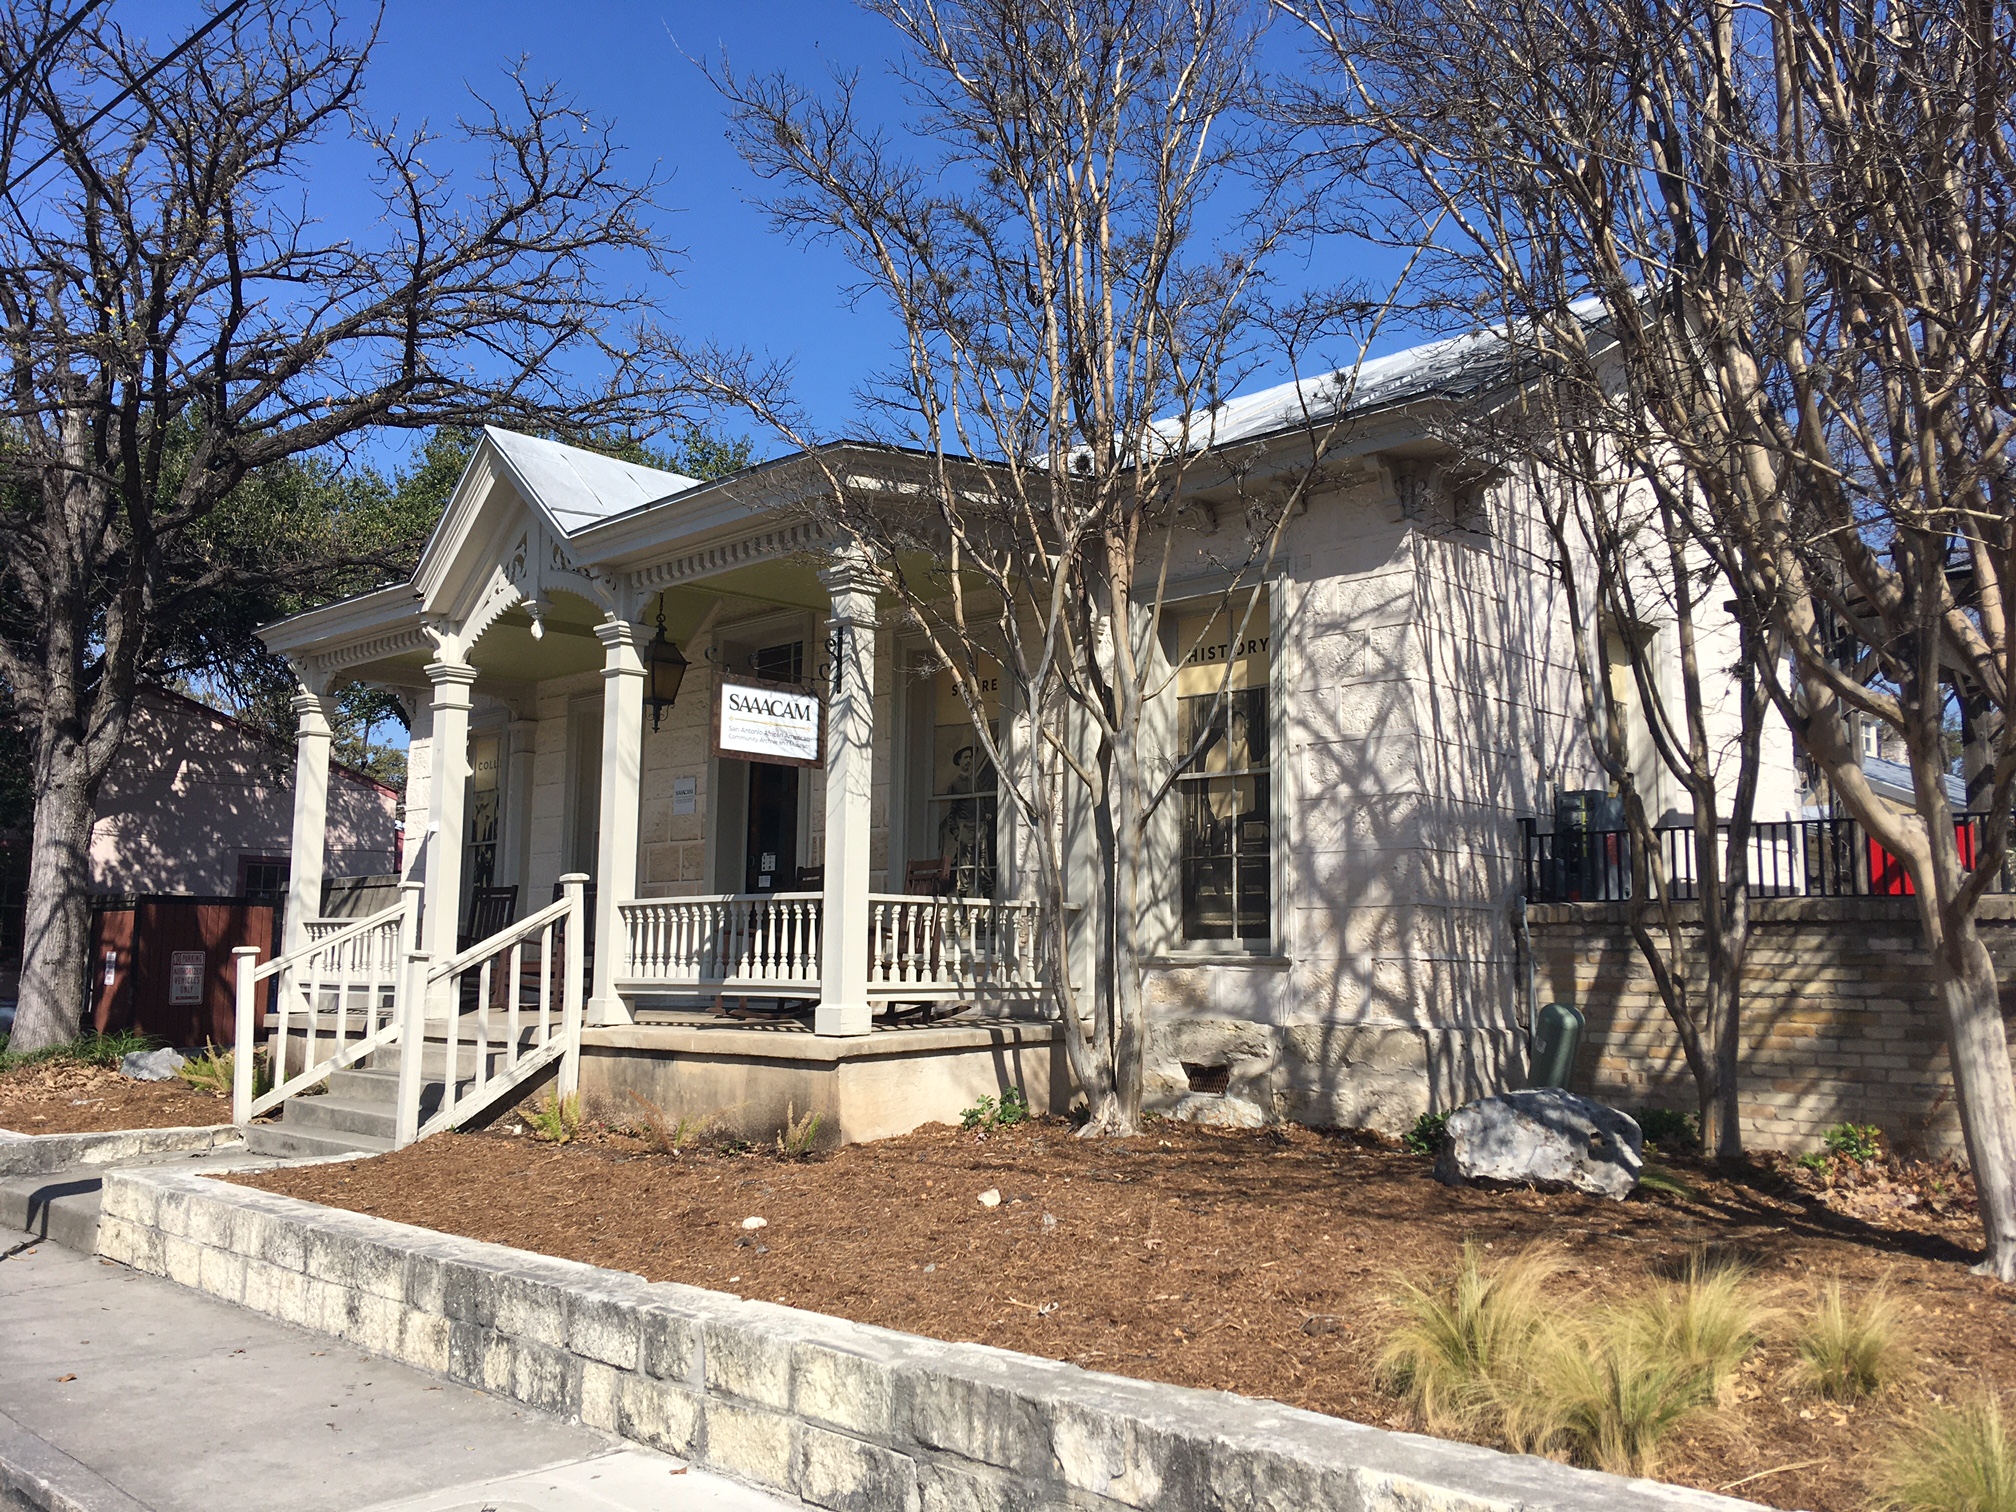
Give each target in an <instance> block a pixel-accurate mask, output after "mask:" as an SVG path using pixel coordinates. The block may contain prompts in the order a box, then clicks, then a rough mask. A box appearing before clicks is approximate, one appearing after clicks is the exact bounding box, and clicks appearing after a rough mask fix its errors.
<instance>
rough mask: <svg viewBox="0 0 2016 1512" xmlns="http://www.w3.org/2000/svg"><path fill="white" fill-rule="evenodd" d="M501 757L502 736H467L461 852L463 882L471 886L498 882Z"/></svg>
mask: <svg viewBox="0 0 2016 1512" xmlns="http://www.w3.org/2000/svg"><path fill="white" fill-rule="evenodd" d="M503 757H504V740H503V737H502V736H499V735H473V736H471V737H470V739H469V798H468V802H467V804H466V806H465V808H464V813H465V815H466V823H467V828H468V844H467V849H466V851H465V852H464V854H463V862H462V882H463V885H464V886H465V887H469V888H472V889H473V888H478V887H495V886H496V885H497V821H498V816H499V813H500V810H501V803H500V800H501V799H502V797H503V793H502V788H501V784H500V782H499V778H500V776H501V775H502V770H503Z"/></svg>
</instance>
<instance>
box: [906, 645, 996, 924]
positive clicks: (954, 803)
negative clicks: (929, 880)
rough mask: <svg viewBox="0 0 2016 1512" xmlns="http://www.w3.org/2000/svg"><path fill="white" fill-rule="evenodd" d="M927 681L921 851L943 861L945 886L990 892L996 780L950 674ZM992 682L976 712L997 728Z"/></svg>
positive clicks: (962, 892)
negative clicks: (929, 716)
mask: <svg viewBox="0 0 2016 1512" xmlns="http://www.w3.org/2000/svg"><path fill="white" fill-rule="evenodd" d="M932 681H933V689H932V700H931V702H932V712H933V724H932V730H931V792H930V796H929V798H928V799H927V800H926V801H925V828H924V837H923V838H924V841H925V845H926V848H927V854H928V857H933V858H936V859H937V860H938V861H940V862H941V863H943V864H944V866H945V868H946V870H945V876H946V881H947V888H946V890H947V891H949V892H953V893H957V894H958V895H959V896H961V897H966V898H991V897H993V896H994V885H995V881H996V876H997V869H996V866H995V854H994V853H995V840H994V834H995V824H996V821H997V819H998V817H999V813H1000V808H999V798H998V789H999V782H998V779H997V776H996V774H995V771H994V764H993V763H992V762H991V761H989V760H988V759H987V750H986V747H985V746H983V745H982V744H981V743H980V737H979V736H978V735H977V734H976V733H975V732H974V729H973V720H972V717H971V716H970V715H969V714H968V713H967V711H966V705H965V702H964V701H963V700H962V699H961V698H960V697H959V690H958V687H957V685H956V684H955V683H954V681H953V678H952V674H951V673H950V672H940V673H939V674H938V675H937V676H936V677H935V678H934V679H933V680H932ZM998 687H999V683H998V681H995V680H990V681H989V682H988V683H987V684H986V685H985V686H983V688H982V689H981V692H982V695H983V698H985V699H986V701H985V702H983V704H982V712H983V713H985V714H986V715H987V716H988V718H989V720H990V721H991V722H992V724H993V725H994V728H995V729H996V730H997V731H998V730H999V728H1000V711H999V708H998V707H997V706H996V699H998V691H997V690H998ZM919 859H926V857H920V858H919Z"/></svg>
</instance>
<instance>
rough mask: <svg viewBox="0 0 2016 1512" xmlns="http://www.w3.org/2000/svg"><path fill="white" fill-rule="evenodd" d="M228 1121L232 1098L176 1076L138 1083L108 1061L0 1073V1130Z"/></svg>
mask: <svg viewBox="0 0 2016 1512" xmlns="http://www.w3.org/2000/svg"><path fill="white" fill-rule="evenodd" d="M229 1122H231V1099H230V1098H229V1097H218V1096H214V1095H212V1094H211V1093H208V1092H198V1091H197V1090H195V1089H194V1088H193V1087H191V1086H189V1085H188V1083H186V1082H184V1081H183V1080H182V1079H181V1078H180V1077H170V1078H169V1079H168V1080H167V1081H159V1082H143V1081H134V1080H132V1079H131V1078H130V1077H125V1076H121V1075H120V1074H119V1073H118V1072H117V1071H116V1070H114V1069H112V1068H111V1067H109V1066H82V1065H78V1064H76V1063H75V1062H72V1061H47V1062H44V1063H42V1064H40V1065H28V1066H16V1067H15V1068H14V1069H13V1070H11V1071H4V1072H0V1129H11V1130H12V1131H13V1132H14V1133H16V1134H97V1133H102V1132H104V1131H106V1130H109V1129H172V1128H180V1127H181V1126H183V1125H184V1124H198V1125H200V1124H219V1123H229Z"/></svg>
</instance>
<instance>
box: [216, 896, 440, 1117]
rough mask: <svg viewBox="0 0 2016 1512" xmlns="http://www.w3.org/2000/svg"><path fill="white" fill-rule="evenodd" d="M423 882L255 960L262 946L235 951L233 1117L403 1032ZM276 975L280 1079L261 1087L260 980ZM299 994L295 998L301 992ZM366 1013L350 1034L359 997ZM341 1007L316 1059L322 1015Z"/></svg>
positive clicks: (260, 1109)
mask: <svg viewBox="0 0 2016 1512" xmlns="http://www.w3.org/2000/svg"><path fill="white" fill-rule="evenodd" d="M419 893H420V884H419V883H418V882H409V883H405V884H403V885H402V886H401V888H400V895H399V902H398V903H397V904H395V905H394V906H393V907H391V908H388V909H385V910H384V911H382V912H380V913H375V914H370V915H368V916H366V917H365V918H362V919H358V920H355V921H354V922H351V923H348V924H346V925H344V926H343V927H342V928H340V929H337V930H335V931H334V932H332V933H329V934H326V935H324V936H323V937H322V938H321V939H319V940H311V941H310V942H309V943H308V944H306V945H304V946H302V947H300V948H299V949H298V950H292V951H289V952H288V953H287V954H285V955H281V956H276V957H274V958H273V959H272V960H270V961H267V962H265V963H264V964H263V965H260V964H255V962H256V960H257V956H258V952H257V951H256V950H253V949H251V948H249V947H240V948H238V949H237V950H235V951H233V953H232V955H233V968H234V971H235V973H236V984H235V986H236V998H237V1001H236V1004H235V1007H236V1020H237V1022H236V1025H235V1037H234V1049H233V1056H234V1059H233V1064H232V1080H231V1116H232V1120H233V1121H234V1122H236V1123H241V1124H242V1123H248V1122H250V1121H251V1120H252V1119H253V1118H256V1117H257V1116H258V1115H259V1114H261V1113H264V1112H266V1111H267V1110H269V1109H271V1108H274V1107H277V1106H278V1105H279V1104H281V1103H283V1102H285V1101H286V1100H287V1099H288V1098H290V1097H293V1096H295V1095H296V1094H297V1093H300V1092H303V1091H305V1090H307V1089H308V1088H309V1087H312V1086H316V1085H319V1084H320V1083H322V1082H324V1081H326V1080H328V1078H329V1076H330V1074H331V1073H332V1072H336V1071H340V1070H343V1069H344V1068H345V1067H347V1066H353V1065H356V1064H357V1063H358V1062H360V1061H362V1060H363V1059H364V1058H365V1057H366V1056H368V1055H370V1054H372V1053H373V1052H374V1051H376V1050H380V1049H383V1048H385V1047H386V1046H388V1045H390V1044H393V1043H395V1042H396V1041H397V1039H398V1037H399V1014H398V1002H399V987H400V975H401V970H402V966H403V956H404V952H405V950H406V949H407V948H410V946H411V944H412V942H413V937H414V935H415V933H416V931H417V927H418V923H419V917H420V898H419ZM264 981H271V982H272V983H273V987H272V1002H271V1004H270V1005H269V1011H268V1014H267V1020H268V1022H267V1031H268V1032H267V1043H268V1046H269V1049H268V1057H269V1062H270V1065H271V1070H272V1076H273V1086H272V1088H271V1089H270V1090H269V1091H268V1092H266V1093H265V1094H264V1095H263V1096H254V1095H253V1093H254V1082H253V1071H254V1063H255V1060H256V1058H257V1055H258V1041H259V1030H258V1024H257V1018H258V1011H257V1005H256V999H257V996H258V984H259V983H260V982H264ZM297 998H298V999H299V1002H298V1003H297V1002H296V999H297ZM359 998H361V1000H362V1001H361V1002H358V1003H356V1004H355V1008H356V1011H358V1012H359V1015H360V1016H359V1021H358V1024H357V1028H358V1029H359V1030H360V1031H361V1033H360V1034H359V1035H358V1037H356V1038H354V1039H353V1038H352V1036H351V1013H352V1011H353V1000H355V999H359ZM329 1010H333V1024H332V1026H331V1027H332V1035H331V1040H330V1043H331V1046H332V1050H331V1053H330V1054H329V1055H328V1056H326V1057H324V1058H322V1059H319V1060H318V1059H317V1058H316V1045H317V1043H318V1041H319V1039H320V1026H319V1022H318V1021H319V1018H320V1016H321V1015H322V1014H323V1013H324V1012H325V1011H329ZM296 1013H299V1014H300V1016H301V1023H302V1027H303V1028H304V1029H305V1031H306V1033H305V1036H304V1041H303V1048H302V1057H301V1059H302V1066H301V1070H300V1071H299V1072H298V1073H297V1074H295V1075H293V1076H289V1075H288V1074H287V1071H288V1065H287V1051H288V1044H289V1038H290V1034H291V1031H292V1029H293V1023H294V1017H295V1015H296Z"/></svg>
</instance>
